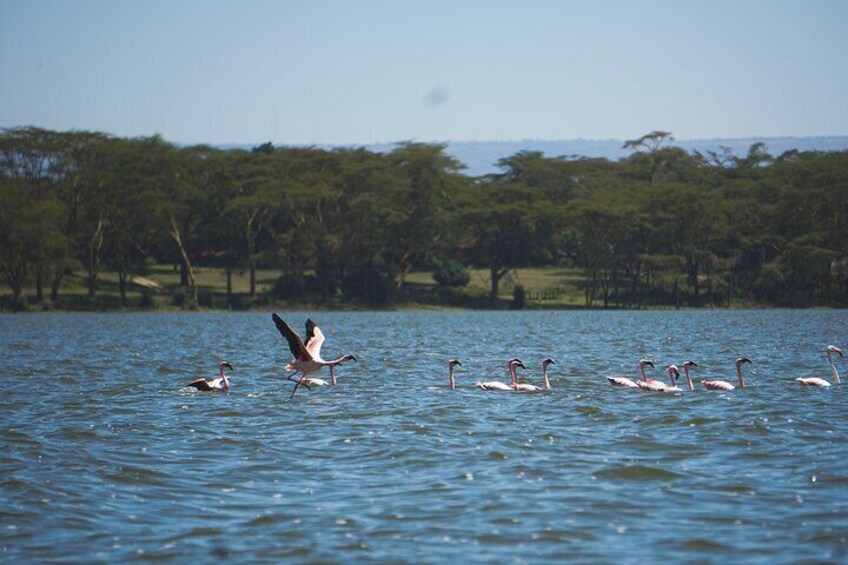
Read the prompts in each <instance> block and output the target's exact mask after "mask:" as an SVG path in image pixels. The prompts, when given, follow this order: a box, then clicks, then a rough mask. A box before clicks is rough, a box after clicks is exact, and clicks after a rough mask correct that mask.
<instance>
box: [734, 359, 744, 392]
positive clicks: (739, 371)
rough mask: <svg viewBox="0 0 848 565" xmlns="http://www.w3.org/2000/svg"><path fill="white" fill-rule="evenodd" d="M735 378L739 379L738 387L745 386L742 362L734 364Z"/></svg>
mask: <svg viewBox="0 0 848 565" xmlns="http://www.w3.org/2000/svg"><path fill="white" fill-rule="evenodd" d="M736 378H737V379H738V380H739V388H745V381H743V380H742V363H740V364H738V365H736Z"/></svg>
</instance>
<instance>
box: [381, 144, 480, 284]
mask: <svg viewBox="0 0 848 565" xmlns="http://www.w3.org/2000/svg"><path fill="white" fill-rule="evenodd" d="M446 147H447V145H445V144H425V143H413V142H405V143H401V144H399V145H398V146H397V147H396V148H395V149H394V150H393V151H392V152H391V153H390V154H389V155H388V159H389V164H390V165H391V166H393V167H396V168H398V169H400V171H401V172H402V173H403V174H404V175H405V176H406V190H405V194H403V195H402V203H397V202H396V203H395V204H400V205H402V206H403V207H405V209H406V211H405V213H406V215H407V218H406V219H405V221H404V222H402V223H401V224H400V226H399V228H400V229H399V233H397V239H396V240H395V247H396V249H397V253H398V258H397V261H398V271H399V276H398V277H397V285H398V288H400V287H402V286H403V282H404V280H405V278H406V275H407V274H408V273H409V270H410V269H411V268H412V267H413V266H414V265H415V264H416V263H420V262H422V261H428V260H429V259H432V258H433V257H434V256H436V255H438V254H439V250H440V248H441V246H442V244H443V243H444V241H445V238H446V231H447V219H446V215H445V210H446V204H447V203H448V202H449V201H450V199H451V195H452V193H454V192H456V191H457V190H461V186H460V184H461V183H462V182H463V179H462V178H461V177H460V175H459V172H460V170H461V169H462V167H463V165H462V164H461V163H459V161H457V160H456V159H454V158H453V157H450V156H448V155H446V154H445V149H446Z"/></svg>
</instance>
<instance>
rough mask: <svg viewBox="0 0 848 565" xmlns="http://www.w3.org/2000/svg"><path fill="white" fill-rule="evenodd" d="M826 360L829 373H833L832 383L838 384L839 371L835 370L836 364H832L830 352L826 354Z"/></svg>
mask: <svg viewBox="0 0 848 565" xmlns="http://www.w3.org/2000/svg"><path fill="white" fill-rule="evenodd" d="M827 360H828V362H829V363H830V371H831V372H832V373H833V382H834V383H836V384H839V371H837V370H836V363H834V362H833V355H832V354H831V352H830V351H828V352H827Z"/></svg>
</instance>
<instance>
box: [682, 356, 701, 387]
mask: <svg viewBox="0 0 848 565" xmlns="http://www.w3.org/2000/svg"><path fill="white" fill-rule="evenodd" d="M697 366H698V364H697V363H695V362H694V361H686V362H685V363H683V372H684V373H686V388H688V389H689V390H695V387H694V386H692V377H690V376H689V367H697Z"/></svg>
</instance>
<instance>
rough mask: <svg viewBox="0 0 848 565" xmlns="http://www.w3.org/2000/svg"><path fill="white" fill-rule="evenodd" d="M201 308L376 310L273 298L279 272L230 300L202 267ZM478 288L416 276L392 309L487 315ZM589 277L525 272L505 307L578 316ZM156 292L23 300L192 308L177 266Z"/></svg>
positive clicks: (154, 277) (477, 279) (112, 280)
mask: <svg viewBox="0 0 848 565" xmlns="http://www.w3.org/2000/svg"><path fill="white" fill-rule="evenodd" d="M195 274H196V277H197V282H198V289H199V293H200V302H201V307H202V308H206V309H222V310H226V309H235V310H249V309H266V308H270V307H277V308H288V309H306V308H309V309H313V308H315V309H334V310H349V309H365V308H372V307H373V306H371V305H365V304H358V303H352V302H348V301H344V300H342V299H341V298H339V299H334V300H332V301H330V302H329V303H322V304H319V300H318V297H317V295H311V294H310V295H308V296H307V297H306V298H305V299H302V300H291V299H289V300H287V299H286V297H284V296H283V297H280V296H274V295H273V292H272V289H273V287H274V282H275V281H276V280H277V278H278V277H279V276H280V272H279V271H278V270H259V271H257V273H256V296H255V297H251V296H250V294H249V290H250V280H249V275H248V272H247V271H236V272H234V273H233V276H232V296H231V298H230V299H229V300H228V297H227V277H226V272H225V271H224V270H223V269H218V268H209V267H199V268H197V269H196V272H195ZM470 275H471V281H470V283H469V284H468V285H467V286H465V287H463V288H439V287H438V286H437V285H436V283H435V282H434V281H433V278H432V275H431V273H430V272H413V273H410V274H409V276H408V277H407V278H406V281H405V284H404V287H403V290H402V291H401V293H400V296H399V300H398V301H397V302H396V303H395V304H394V305H393V306H392V307H393V308H397V309H433V308H484V307H488V306H489V301H488V291H489V275H488V271H485V270H477V269H473V270H471V271H470ZM582 280H583V277H582V274H581V273H580V272H579V271H577V270H572V269H562V268H533V269H519V270H517V271H515V272H514V273H512V274H511V275H509V276H507V277H506V279H505V280H504V282H503V283H502V284H501V288H500V293H499V296H498V301H499V307H504V308H506V307H510V305H511V304H512V301H513V298H514V292H515V288H516V286H519V285H520V286H522V287H523V288H524V292H525V307H527V308H575V307H582V306H583V291H582V289H581V287H580V284H581V282H582ZM147 281H149V282H150V283H153V284H154V285H155V287H153V286H144V285H143V284H138V283H132V284H129V285H128V287H127V302H128V306H127V307H126V308H124V307H122V306H121V299H120V293H119V289H118V276H117V273H114V272H109V271H106V272H103V273H101V275H100V277H99V278H98V286H97V292H96V294H95V297H94V299H93V300H90V299H89V297H88V287H87V284H86V279H85V277H84V276H83V274H82V273H78V274H75V275H70V276H67V277H65V278H64V280H63V282H62V286H61V288H60V292H59V299H58V301H56V303H55V304H54V303H51V302H50V300H49V293H50V289H49V287H45V288H44V293H45V299H44V300H43V301H41V302H39V301H37V300H36V292H35V288H34V287H28V288H27V289H26V290H25V293H24V296H25V299H26V309H27V310H30V311H41V310H88V311H110V310H179V309H182V308H184V306H185V305H186V304H187V303H188V297H189V289H188V288H185V287H181V286H180V284H179V282H180V273H179V271H178V270H177V269H174V267H173V266H170V265H155V266H152V267H151V268H150V269H149V271H148V272H147V273H145V275H144V278H143V280H142V281H141V282H145V283H146V282H147ZM11 294H12V293H11V289H10V288H9V287H7V286H4V285H0V296H2V297H3V304H4V305H6V307H7V309H8V305H9V304H10V302H11Z"/></svg>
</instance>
